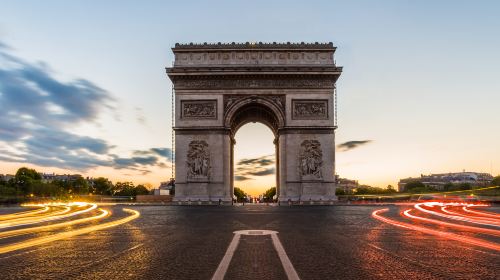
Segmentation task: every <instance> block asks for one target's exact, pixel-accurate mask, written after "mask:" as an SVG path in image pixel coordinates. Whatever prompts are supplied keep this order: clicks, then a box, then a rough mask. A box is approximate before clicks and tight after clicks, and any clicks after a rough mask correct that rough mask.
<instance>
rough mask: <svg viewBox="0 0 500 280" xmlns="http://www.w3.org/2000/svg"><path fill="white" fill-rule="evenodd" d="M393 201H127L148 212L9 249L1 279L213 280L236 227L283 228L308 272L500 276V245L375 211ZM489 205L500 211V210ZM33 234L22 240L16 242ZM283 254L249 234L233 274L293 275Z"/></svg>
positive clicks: (392, 211)
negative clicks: (415, 226) (428, 230)
mask: <svg viewBox="0 0 500 280" xmlns="http://www.w3.org/2000/svg"><path fill="white" fill-rule="evenodd" d="M385 207H387V206H376V205H367V206H308V207H298V206H294V207H287V206H285V207H283V206H282V207H273V206H253V205H249V206H244V207H242V206H234V207H229V206H223V207H218V206H120V205H119V206H112V207H106V208H107V209H110V210H112V211H113V215H112V217H113V219H118V218H120V217H124V216H126V215H127V214H126V213H123V212H122V210H121V208H131V209H136V210H138V211H140V213H141V217H140V218H138V219H136V220H134V221H132V222H129V223H127V224H124V225H120V226H117V227H114V228H110V229H106V230H101V231H96V232H92V233H90V234H86V235H81V236H75V237H72V238H69V239H65V240H59V241H55V242H52V243H48V244H44V245H40V246H38V247H31V248H29V249H23V250H19V251H14V252H10V253H6V254H1V255H0V273H1V275H0V278H1V279H107V280H111V279H120V280H125V279H211V277H212V276H213V275H214V272H215V271H216V270H217V268H218V266H219V264H220V263H221V261H222V260H223V258H224V256H225V255H226V250H227V249H228V247H229V245H230V243H231V242H232V240H233V238H234V236H235V235H234V234H233V232H234V231H238V230H272V231H276V232H278V233H277V237H278V238H279V241H280V242H281V244H282V247H283V249H284V252H285V253H286V257H288V259H289V261H290V263H291V265H292V266H293V270H295V272H296V273H297V274H298V276H299V277H300V279H500V269H499V267H500V253H499V252H498V251H494V250H489V249H485V248H481V247H477V246H473V245H467V244H464V243H460V242H457V241H452V240H449V239H446V238H441V237H438V236H432V235H428V234H425V233H419V232H415V231H411V230H407V229H403V228H398V227H394V226H392V225H389V224H386V223H382V222H380V221H378V220H375V219H373V218H372V217H371V213H372V211H374V210H376V209H380V208H385ZM404 207H405V206H389V207H388V208H389V212H387V213H385V216H387V217H391V218H394V219H400V220H403V219H402V218H401V217H400V216H399V212H400V211H401V210H402V209H403V208H404ZM489 210H493V211H496V212H500V211H499V208H498V207H497V208H494V209H489ZM0 212H2V211H0ZM5 212H11V211H10V210H4V211H3V212H2V214H3V213H5ZM72 228H73V227H72ZM72 228H68V229H66V230H69V229H72ZM59 231H60V230H59ZM48 234H51V232H50V231H47V232H43V233H37V236H39V235H48ZM467 234H471V233H467ZM30 237H33V235H31V236H30V235H27V236H22V237H16V238H17V240H15V242H20V241H22V240H23V238H30ZM488 238H490V240H491V241H493V242H498V241H499V239H498V238H497V237H488ZM492 238H496V240H495V239H492ZM5 242H12V240H2V239H0V245H2V244H3V243H5ZM281 257H283V256H280V255H279V253H278V250H277V249H275V244H274V243H273V240H272V237H271V235H260V234H259V233H256V234H253V235H241V238H240V239H239V243H238V244H237V247H236V249H235V251H234V254H233V255H231V256H230V258H229V262H228V267H227V270H226V272H225V279H261V280H262V279H287V273H288V272H289V271H288V272H287V269H285V268H284V267H283V265H282V260H281Z"/></svg>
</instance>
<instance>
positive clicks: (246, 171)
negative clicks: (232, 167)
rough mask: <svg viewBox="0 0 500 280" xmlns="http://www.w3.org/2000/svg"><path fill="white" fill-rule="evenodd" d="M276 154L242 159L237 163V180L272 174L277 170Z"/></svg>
mask: <svg viewBox="0 0 500 280" xmlns="http://www.w3.org/2000/svg"><path fill="white" fill-rule="evenodd" d="M274 164H275V161H274V156H273V155H266V156H262V157H257V158H249V159H241V160H240V161H238V162H237V163H236V171H235V177H234V178H235V180H236V181H245V180H252V177H258V176H267V175H272V174H274V173H275V172H276V170H275V167H274V166H273V165H274Z"/></svg>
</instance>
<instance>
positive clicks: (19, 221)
mask: <svg viewBox="0 0 500 280" xmlns="http://www.w3.org/2000/svg"><path fill="white" fill-rule="evenodd" d="M62 208H63V209H62V210H59V211H53V212H49V213H47V214H44V215H39V216H35V217H24V218H19V219H10V220H7V221H4V222H3V223H0V229H2V228H9V227H13V226H17V225H24V224H30V223H32V222H33V221H38V220H43V219H48V218H50V217H53V216H57V215H60V214H65V213H68V212H69V211H71V207H68V206H62Z"/></svg>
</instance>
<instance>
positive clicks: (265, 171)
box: [245, 167, 275, 176]
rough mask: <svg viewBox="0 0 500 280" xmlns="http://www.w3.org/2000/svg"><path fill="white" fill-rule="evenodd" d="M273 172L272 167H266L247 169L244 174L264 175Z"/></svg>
mask: <svg viewBox="0 0 500 280" xmlns="http://www.w3.org/2000/svg"><path fill="white" fill-rule="evenodd" d="M274 172H275V169H274V167H271V168H267V169H264V170H256V171H248V172H247V173H245V174H246V175H251V176H266V175H271V174H274Z"/></svg>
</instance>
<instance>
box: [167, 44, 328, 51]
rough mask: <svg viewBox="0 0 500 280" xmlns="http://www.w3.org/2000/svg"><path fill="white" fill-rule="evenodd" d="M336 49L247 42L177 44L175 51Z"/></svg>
mask: <svg viewBox="0 0 500 280" xmlns="http://www.w3.org/2000/svg"><path fill="white" fill-rule="evenodd" d="M228 48H229V49H252V48H259V49H330V50H331V49H335V47H334V46H333V43H332V42H329V43H319V42H314V43H304V42H300V43H290V42H286V43H276V42H272V43H263V42H246V43H235V42H232V43H221V42H217V43H207V42H205V43H185V44H181V43H176V44H175V49H228Z"/></svg>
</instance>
